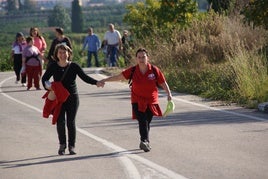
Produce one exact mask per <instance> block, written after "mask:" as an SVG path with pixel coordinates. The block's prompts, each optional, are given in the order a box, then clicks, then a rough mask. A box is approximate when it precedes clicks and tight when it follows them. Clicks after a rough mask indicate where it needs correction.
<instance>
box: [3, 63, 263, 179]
mask: <svg viewBox="0 0 268 179" xmlns="http://www.w3.org/2000/svg"><path fill="white" fill-rule="evenodd" d="M98 70H99V69H94V68H92V69H85V71H86V72H87V73H88V74H89V75H90V76H92V77H94V78H96V79H102V78H104V76H103V75H101V74H99V71H98ZM14 81H15V76H14V72H1V73H0V126H1V130H0V146H1V147H0V178H1V179H54V178H55V179H56V178H57V179H58V178H66V179H74V178H77V179H106V178H109V179H122V178H124V179H128V178H134V179H139V178H142V179H150V178H153V179H165V178H167V179H170V178H176V179H180V178H191V179H215V178H217V179H241V178H243V179H265V178H268V165H267V163H268V141H267V138H268V115H267V114H264V113H261V112H258V111H256V110H251V109H243V108H241V107H239V106H234V105H230V106H222V105H219V104H221V103H219V102H214V101H207V100H204V99H201V98H199V97H196V96H192V95H187V94H177V93H173V96H174V102H175V104H176V109H175V111H174V113H172V114H171V115H169V116H167V117H166V118H159V117H158V118H154V119H153V121H152V127H151V132H150V139H151V146H152V150H151V151H150V152H146V153H145V152H143V151H142V150H140V149H139V135H138V125H137V122H136V121H135V120H131V105H130V99H129V88H128V85H127V83H122V82H110V83H106V85H105V87H104V88H97V87H96V86H93V85H88V84H86V83H83V82H82V81H81V80H80V79H79V78H78V79H77V84H78V89H79V96H80V106H79V110H78V115H77V118H76V124H77V143H76V151H77V155H64V156H59V155H57V150H58V139H57V133H56V126H55V125H52V124H51V118H50V119H44V118H42V108H43V104H44V100H43V99H42V98H41V97H42V95H43V94H44V93H45V90H40V91H37V90H34V89H32V90H30V91H27V90H26V87H21V86H20V84H15V83H14ZM166 103H167V101H166V97H165V94H164V93H163V92H162V91H161V92H160V105H161V108H162V110H163V111H164V110H165V105H166Z"/></svg>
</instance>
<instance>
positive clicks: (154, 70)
mask: <svg viewBox="0 0 268 179" xmlns="http://www.w3.org/2000/svg"><path fill="white" fill-rule="evenodd" d="M151 66H152V70H153V73H154V76H155V79H156V80H157V73H156V69H155V66H154V65H151ZM135 69H136V66H133V67H132V69H131V73H130V78H129V80H128V84H129V88H131V87H132V77H133V74H134V72H135ZM156 86H157V87H159V84H158V83H157V81H156Z"/></svg>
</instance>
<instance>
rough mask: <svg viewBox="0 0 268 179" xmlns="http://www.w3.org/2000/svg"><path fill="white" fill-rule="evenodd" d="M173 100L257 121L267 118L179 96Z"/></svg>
mask: <svg viewBox="0 0 268 179" xmlns="http://www.w3.org/2000/svg"><path fill="white" fill-rule="evenodd" d="M174 100H176V101H180V102H183V103H188V104H191V105H194V106H198V107H202V108H207V109H210V110H213V111H220V112H222V113H227V114H232V115H234V116H239V117H246V118H249V119H253V120H257V121H267V119H265V118H261V117H256V116H251V115H247V114H241V113H236V112H232V111H226V110H224V109H218V108H215V107H210V106H207V105H204V104H198V103H195V102H191V101H187V100H184V99H180V98H177V97H174Z"/></svg>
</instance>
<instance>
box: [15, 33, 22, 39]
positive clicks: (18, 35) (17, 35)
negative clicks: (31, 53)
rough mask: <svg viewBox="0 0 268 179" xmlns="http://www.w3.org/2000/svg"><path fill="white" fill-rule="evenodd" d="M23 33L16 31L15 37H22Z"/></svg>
mask: <svg viewBox="0 0 268 179" xmlns="http://www.w3.org/2000/svg"><path fill="white" fill-rule="evenodd" d="M23 36H24V35H23V33H22V32H18V33H17V34H16V38H18V37H23Z"/></svg>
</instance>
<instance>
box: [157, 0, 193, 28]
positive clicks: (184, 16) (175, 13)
mask: <svg viewBox="0 0 268 179" xmlns="http://www.w3.org/2000/svg"><path fill="white" fill-rule="evenodd" d="M197 10H198V4H197V3H196V2H195V1H182V0H161V7H160V9H159V10H158V11H157V12H158V13H157V19H158V22H159V24H158V25H159V26H162V25H163V24H164V25H165V26H166V27H172V26H174V25H175V26H176V25H180V26H185V25H187V24H189V22H191V21H192V18H193V16H194V14H195V13H196V12H197Z"/></svg>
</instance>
